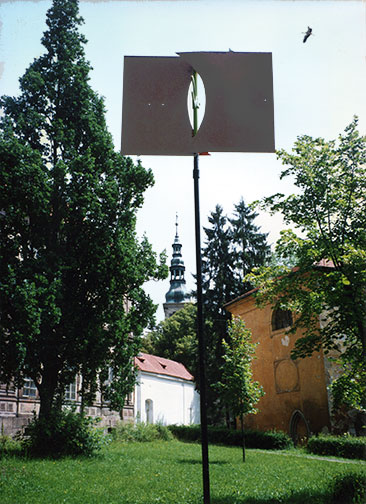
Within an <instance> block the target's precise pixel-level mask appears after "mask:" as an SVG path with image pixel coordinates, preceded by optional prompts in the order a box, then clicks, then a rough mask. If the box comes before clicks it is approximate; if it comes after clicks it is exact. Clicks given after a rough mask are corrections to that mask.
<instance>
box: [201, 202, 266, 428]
mask: <svg viewBox="0 0 366 504" xmlns="http://www.w3.org/2000/svg"><path fill="white" fill-rule="evenodd" d="M234 209H235V210H234V216H233V218H231V219H230V218H229V219H228V218H227V216H226V215H224V212H223V208H222V207H221V206H220V205H217V206H216V208H215V211H214V212H212V213H211V214H210V216H209V217H208V221H209V223H210V227H206V228H204V231H205V234H206V240H205V244H204V247H203V249H202V259H203V260H202V275H203V282H202V287H203V304H204V318H205V321H206V327H209V330H208V331H206V338H205V339H206V347H207V350H206V361H207V381H208V384H209V388H208V392H207V403H208V414H209V419H210V421H211V422H212V423H217V422H220V421H221V420H222V418H223V416H224V415H226V422H227V424H229V423H230V422H231V421H232V420H233V418H231V419H230V414H229V410H230V408H228V407H227V405H226V403H225V401H223V400H222V397H221V396H220V394H219V392H218V391H217V389H215V388H214V387H212V386H210V384H214V383H216V382H218V381H221V372H222V371H221V370H222V365H223V347H222V340H223V339H226V341H228V342H230V338H229V336H228V333H227V328H228V322H229V321H230V318H231V317H230V313H228V312H227V311H226V310H225V308H224V306H225V304H226V303H228V302H229V301H231V300H232V299H234V298H235V297H237V296H239V295H240V294H243V293H244V292H246V291H247V290H249V289H250V288H251V287H250V285H248V284H246V283H244V281H243V278H244V274H247V273H248V272H249V271H251V269H252V267H254V266H259V265H262V264H264V263H265V261H266V260H267V258H268V255H269V246H268V245H267V243H266V235H265V234H263V233H260V232H259V228H258V227H257V226H255V225H254V222H253V221H254V219H255V218H256V217H257V214H256V213H255V212H252V211H250V210H249V208H248V207H246V205H245V203H244V201H243V199H241V200H240V202H239V204H238V205H235V206H234ZM224 412H225V413H224Z"/></svg>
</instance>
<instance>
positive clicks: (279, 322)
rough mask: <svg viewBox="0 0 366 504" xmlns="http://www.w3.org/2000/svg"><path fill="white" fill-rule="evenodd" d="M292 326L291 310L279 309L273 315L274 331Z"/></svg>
mask: <svg viewBox="0 0 366 504" xmlns="http://www.w3.org/2000/svg"><path fill="white" fill-rule="evenodd" d="M291 326H292V313H291V312H290V310H281V309H280V308H278V309H277V310H274V311H273V313H272V331H278V330H279V329H284V328H285V327H291Z"/></svg>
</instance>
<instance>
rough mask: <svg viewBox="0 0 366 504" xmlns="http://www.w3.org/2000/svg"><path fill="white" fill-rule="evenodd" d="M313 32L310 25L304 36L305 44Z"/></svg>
mask: <svg viewBox="0 0 366 504" xmlns="http://www.w3.org/2000/svg"><path fill="white" fill-rule="evenodd" d="M312 33H313V30H312V28H310V26H308V29H307V32H306V33H305V37H304V40H303V42H304V44H305V42H306V41H307V39H308V38H309V37H310V35H311V34H312Z"/></svg>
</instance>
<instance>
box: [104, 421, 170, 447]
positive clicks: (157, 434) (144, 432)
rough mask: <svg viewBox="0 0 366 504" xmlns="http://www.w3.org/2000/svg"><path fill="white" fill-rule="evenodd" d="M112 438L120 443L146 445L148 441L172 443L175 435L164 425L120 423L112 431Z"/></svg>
mask: <svg viewBox="0 0 366 504" xmlns="http://www.w3.org/2000/svg"><path fill="white" fill-rule="evenodd" d="M111 434H112V437H113V439H115V440H118V441H124V442H127V443H128V442H138V443H144V442H148V441H156V440H162V441H171V440H172V439H173V435H172V433H171V432H170V430H169V429H168V427H166V426H165V425H162V424H159V423H157V424H146V423H144V422H139V423H137V424H133V423H125V424H123V423H120V424H118V425H117V426H116V427H114V428H113V429H112V431H111Z"/></svg>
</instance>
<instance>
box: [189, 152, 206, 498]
mask: <svg viewBox="0 0 366 504" xmlns="http://www.w3.org/2000/svg"><path fill="white" fill-rule="evenodd" d="M198 158H199V155H198V154H195V155H194V168H193V180H194V213H195V229H196V269H197V278H196V281H197V336H198V347H199V368H200V405H201V446H202V476H203V502H204V504H210V477H209V465H208V435H207V406H206V373H205V345H204V335H203V303H202V258H201V227H200V206H199V167H198Z"/></svg>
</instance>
